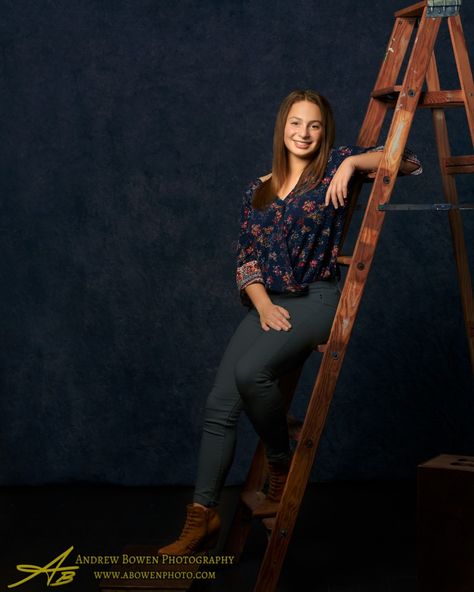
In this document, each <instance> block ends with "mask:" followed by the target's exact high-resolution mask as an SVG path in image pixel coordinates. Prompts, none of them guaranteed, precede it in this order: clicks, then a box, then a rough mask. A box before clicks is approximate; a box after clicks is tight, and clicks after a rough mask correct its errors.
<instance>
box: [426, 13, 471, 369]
mask: <svg viewBox="0 0 474 592" xmlns="http://www.w3.org/2000/svg"><path fill="white" fill-rule="evenodd" d="M451 18H457V17H449V19H451ZM449 19H448V20H449ZM426 84H427V87H428V90H439V88H440V82H439V76H438V68H437V66H436V57H435V52H433V55H432V57H431V60H430V63H429V67H428V71H427V74H426ZM432 116H433V126H434V131H435V138H436V147H437V152H438V162H439V167H440V172H441V182H442V186H443V192H444V196H445V198H446V201H447V202H448V203H450V204H453V205H458V196H457V189H456V180H455V178H454V175H452V174H449V172H448V170H447V167H446V159H448V158H450V157H451V148H450V145H449V136H448V128H447V124H446V115H445V113H444V109H438V108H434V109H432ZM448 218H449V225H450V229H451V238H452V243H453V252H454V258H455V261H456V269H457V274H458V282H459V291H460V296H461V306H462V311H463V316H464V323H465V327H466V333H467V341H468V348H469V356H470V360H471V366H472V369H473V371H474V305H473V299H472V282H471V274H470V270H469V259H468V255H467V250H466V243H465V240H464V231H463V225H462V219H461V212H460V211H459V210H457V209H454V210H449V211H448Z"/></svg>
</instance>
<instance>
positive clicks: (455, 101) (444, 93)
mask: <svg viewBox="0 0 474 592" xmlns="http://www.w3.org/2000/svg"><path fill="white" fill-rule="evenodd" d="M401 90H402V85H401V84H396V85H395V86H388V87H385V88H375V89H374V90H373V91H372V92H371V94H370V95H371V97H373V98H374V99H377V100H379V101H382V102H384V103H393V104H395V103H396V101H397V100H398V96H399V94H400V91H401ZM464 104H465V100H464V92H463V91H462V90H458V89H456V90H429V91H422V92H421V93H420V100H419V101H418V108H419V109H420V108H425V109H428V108H429V109H435V108H439V109H444V108H446V107H464Z"/></svg>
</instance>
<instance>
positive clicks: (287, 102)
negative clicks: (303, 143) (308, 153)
mask: <svg viewBox="0 0 474 592" xmlns="http://www.w3.org/2000/svg"><path fill="white" fill-rule="evenodd" d="M299 101H311V102H312V103H314V104H315V105H317V106H318V107H319V108H320V110H321V116H322V120H323V121H322V127H323V135H322V138H321V144H320V146H319V148H318V149H317V150H316V152H315V153H314V155H313V158H312V159H311V160H310V162H308V164H307V165H306V167H305V168H304V170H303V172H302V173H301V176H300V178H299V180H298V183H297V184H296V187H295V191H300V190H305V189H306V188H309V186H310V185H311V186H315V185H317V184H318V183H319V182H320V181H321V179H322V178H323V175H324V171H325V170H326V165H327V162H328V158H329V151H330V150H331V148H332V145H333V143H334V138H335V135H336V125H335V122H334V115H333V112H332V108H331V105H330V103H329V101H328V100H327V99H326V97H324V96H323V95H321V94H319V93H317V92H315V91H313V90H294V91H293V92H291V93H290V94H289V95H288V96H287V97H285V98H284V99H283V101H282V103H281V105H280V108H279V110H278V114H277V117H276V121H275V130H274V133H273V162H272V174H271V177H270V178H269V179H267V180H265V181H263V182H262V183H261V184H260V185H259V186H258V187H257V189H256V190H255V193H254V196H253V200H252V206H253V207H254V208H257V209H263V208H265V207H266V206H267V205H269V204H270V203H271V202H272V201H274V200H275V197H276V195H277V192H278V190H279V189H280V187H281V186H282V185H283V184H284V182H285V179H286V177H287V175H288V151H287V148H286V146H285V142H284V131H285V125H286V120H287V118H288V113H289V112H290V109H291V107H292V105H293V104H294V103H298V102H299Z"/></svg>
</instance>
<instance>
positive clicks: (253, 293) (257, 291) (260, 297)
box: [245, 282, 271, 314]
mask: <svg viewBox="0 0 474 592" xmlns="http://www.w3.org/2000/svg"><path fill="white" fill-rule="evenodd" d="M245 291H246V292H247V295H248V297H249V298H250V300H251V301H252V303H253V305H254V306H255V308H256V309H257V311H258V313H259V314H260V312H261V310H262V308H263V307H264V306H266V305H267V304H268V303H269V302H271V300H270V297H269V296H268V293H267V291H266V289H265V286H264V285H263V284H262V283H259V282H257V283H254V284H249V285H248V286H247V287H246V288H245Z"/></svg>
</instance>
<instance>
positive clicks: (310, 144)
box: [159, 90, 422, 554]
mask: <svg viewBox="0 0 474 592" xmlns="http://www.w3.org/2000/svg"><path fill="white" fill-rule="evenodd" d="M334 137H335V124H334V118H333V113H332V110H331V106H330V104H329V102H328V101H327V99H326V98H325V97H323V96H322V95H320V94H319V93H316V92H314V91H311V90H297V91H294V92H292V93H290V94H289V95H288V96H287V97H286V98H285V99H284V100H283V102H282V104H281V106H280V109H279V112H278V115H277V118H276V123H275V130H274V139H273V164H272V172H271V174H269V175H266V176H265V177H260V178H258V179H256V180H255V181H253V182H252V183H250V185H249V186H248V187H247V189H246V191H245V193H244V198H243V203H242V208H241V217H240V235H239V239H238V243H237V287H238V289H239V294H240V300H241V302H242V304H243V305H244V306H246V307H248V311H247V313H246V315H245V317H244V318H243V320H242V321H241V323H240V324H239V326H238V327H237V329H236V331H235V333H234V334H233V336H232V338H231V340H230V342H229V344H228V346H227V348H226V351H225V353H224V356H223V358H222V361H221V363H220V366H219V369H218V371H217V374H216V378H215V381H214V386H213V388H212V390H211V392H210V394H209V397H208V400H207V405H206V411H205V419H204V427H203V435H202V441H201V448H200V453H199V463H198V475H197V482H196V485H195V490H194V497H193V503H190V504H189V505H188V506H187V517H186V522H185V525H184V528H183V531H182V532H181V535H180V536H179V538H178V539H177V540H176V541H175V542H174V543H172V544H170V545H167V546H166V547H163V548H161V549H160V550H159V553H166V554H191V553H197V552H199V551H202V550H203V549H206V548H209V547H211V546H212V545H213V544H214V543H215V541H216V539H217V535H218V533H219V529H220V517H219V515H218V513H217V511H216V509H215V506H217V505H218V503H219V497H220V493H221V490H222V488H223V485H224V482H225V478H226V475H227V473H228V470H229V468H230V465H231V463H232V460H233V455H234V449H235V436H236V427H237V421H238V418H239V415H240V412H241V410H242V409H244V410H245V412H246V413H247V416H248V417H249V419H250V421H251V423H252V425H253V426H254V428H255V430H256V432H257V434H258V435H259V436H260V438H261V439H262V441H263V443H264V446H265V452H266V457H267V460H268V467H269V474H270V479H269V488H268V492H267V494H266V498H265V499H264V500H263V501H262V504H266V509H267V510H268V507H269V506H272V505H273V506H275V505H278V502H279V500H280V498H281V495H282V492H283V488H284V485H285V481H286V476H287V473H288V470H289V465H290V462H291V451H290V446H289V436H288V423H287V417H286V409H285V404H284V401H283V397H282V394H281V392H280V390H279V385H278V381H279V378H280V377H281V376H282V375H284V374H285V373H287V372H289V371H291V370H292V369H294V368H295V367H296V366H298V365H301V364H303V363H304V361H305V360H306V359H307V357H308V356H309V355H310V354H311V352H312V351H313V349H314V348H315V346H316V345H317V344H319V343H324V342H325V341H326V340H327V338H328V337H329V333H330V330H331V325H332V322H333V318H334V314H335V312H336V308H337V304H338V301H339V297H340V293H341V292H340V289H339V286H338V280H339V279H340V272H339V269H338V267H337V265H336V257H337V253H338V248H339V242H340V238H341V233H342V227H343V222H344V218H345V212H346V204H347V199H348V196H349V194H350V189H351V177H352V175H353V173H354V172H355V171H371V170H376V169H377V167H378V165H379V162H380V159H381V156H382V155H381V150H383V146H378V147H374V146H372V147H370V148H362V147H359V146H341V147H339V148H336V149H333V148H332V145H333V142H334ZM400 172H401V174H419V173H421V172H422V169H421V165H420V162H419V160H418V159H417V157H416V156H415V155H414V154H413V153H412V152H410V151H409V150H406V151H405V154H404V156H403V160H402V163H401V165H400Z"/></svg>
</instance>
